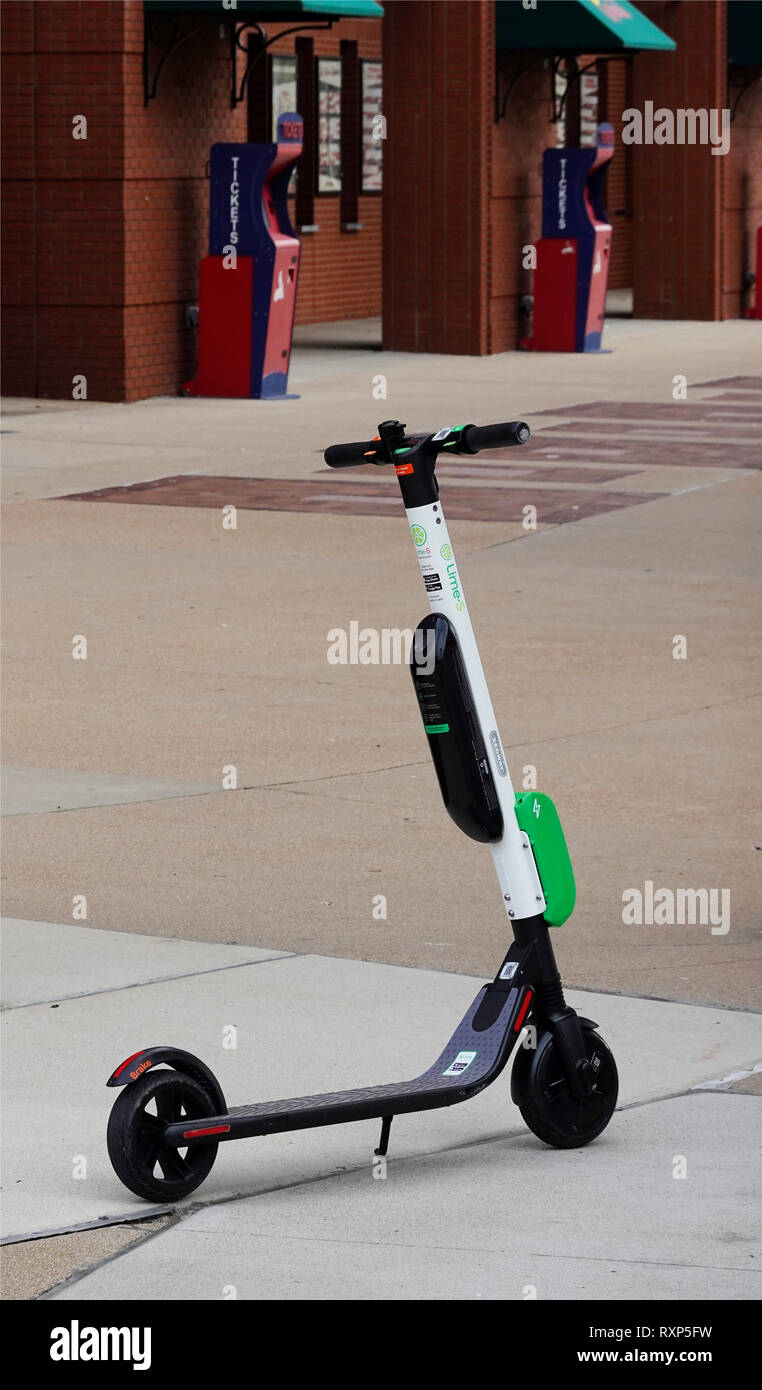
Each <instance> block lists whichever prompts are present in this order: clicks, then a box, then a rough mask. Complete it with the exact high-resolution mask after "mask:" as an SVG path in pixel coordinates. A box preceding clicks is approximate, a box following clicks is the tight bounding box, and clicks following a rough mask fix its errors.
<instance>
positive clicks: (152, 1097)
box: [106, 1069, 219, 1202]
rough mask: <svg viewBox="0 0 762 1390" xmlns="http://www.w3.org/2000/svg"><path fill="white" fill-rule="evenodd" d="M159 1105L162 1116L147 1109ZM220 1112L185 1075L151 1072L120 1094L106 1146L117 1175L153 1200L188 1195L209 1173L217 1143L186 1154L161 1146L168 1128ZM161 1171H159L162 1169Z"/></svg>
mask: <svg viewBox="0 0 762 1390" xmlns="http://www.w3.org/2000/svg"><path fill="white" fill-rule="evenodd" d="M151 1101H155V1102H156V1108H157V1113H156V1114H155V1115H154V1114H153V1113H151V1112H150V1111H148V1110H147V1109H146V1107H147V1106H148V1105H149V1104H150V1102H151ZM214 1113H215V1107H214V1102H213V1101H212V1098H211V1096H209V1094H208V1093H207V1092H206V1091H205V1090H204V1088H203V1086H200V1085H199V1084H198V1082H197V1081H193V1080H192V1079H191V1077H190V1076H186V1075H185V1074H184V1073H183V1072H179V1071H171V1070H166V1069H164V1070H159V1071H154V1072H148V1073H146V1075H144V1076H141V1077H140V1078H139V1079H138V1080H137V1081H132V1082H131V1083H130V1085H129V1086H125V1088H124V1090H123V1091H120V1093H119V1095H118V1096H117V1098H116V1100H115V1101H114V1104H113V1106H112V1109H111V1114H110V1115H109V1121H108V1129H107V1131H106V1143H107V1145H108V1156H109V1158H110V1159H111V1163H112V1166H113V1168H114V1172H115V1173H116V1175H117V1177H118V1178H120V1179H121V1181H122V1182H123V1183H124V1185H125V1187H128V1188H129V1189H130V1192H134V1193H135V1194H136V1196H138V1197H145V1198H146V1200H147V1201H149V1202H174V1201H177V1200H178V1199H179V1198H180V1197H187V1195H188V1193H189V1192H193V1191H194V1189H195V1188H197V1187H198V1186H199V1184H200V1183H202V1182H203V1181H204V1178H205V1177H206V1176H207V1174H208V1173H209V1171H210V1169H211V1167H212V1164H213V1163H214V1160H215V1158H216V1157H217V1149H218V1147H219V1146H218V1145H217V1144H197V1145H194V1146H193V1147H192V1148H187V1149H186V1150H185V1154H184V1156H183V1153H182V1150H180V1149H174V1148H169V1147H166V1148H162V1144H161V1134H162V1130H163V1128H164V1125H166V1124H170V1123H172V1122H174V1121H175V1120H180V1119H183V1118H184V1117H185V1116H186V1115H187V1117H188V1119H189V1120H202V1119H205V1118H206V1117H207V1116H209V1115H213V1114H214ZM158 1170H160V1171H158Z"/></svg>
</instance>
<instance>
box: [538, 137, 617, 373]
mask: <svg viewBox="0 0 762 1390" xmlns="http://www.w3.org/2000/svg"><path fill="white" fill-rule="evenodd" d="M613 153H614V128H613V126H610V125H607V124H604V125H599V126H598V129H597V132H596V143H595V146H590V147H587V148H585V149H579V150H576V149H554V150H545V152H544V154H543V158H542V237H541V238H540V240H539V242H538V243H537V268H536V270H535V277H534V305H533V308H534V321H533V332H532V337H531V338H530V339H528V340H526V341H525V343H524V344H523V346H525V347H529V348H533V349H534V350H535V351H537V352H598V351H600V347H601V336H602V333H603V317H604V312H605V307H606V284H607V282H608V270H609V258H610V255H611V232H612V229H611V225H610V223H609V222H607V220H606V213H605V211H604V207H603V183H604V175H605V171H606V166H607V165H608V162H609V160H610V159H611V157H612V155H613Z"/></svg>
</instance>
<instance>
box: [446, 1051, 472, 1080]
mask: <svg viewBox="0 0 762 1390" xmlns="http://www.w3.org/2000/svg"><path fill="white" fill-rule="evenodd" d="M475 1056H476V1053H475V1052H459V1053H458V1055H457V1057H456V1058H455V1061H454V1062H451V1063H450V1065H449V1067H448V1068H447V1070H446V1071H443V1072H442V1075H443V1076H460V1075H461V1073H462V1072H464V1071H465V1070H466V1067H470V1065H471V1063H472V1062H473V1060H474V1057H475Z"/></svg>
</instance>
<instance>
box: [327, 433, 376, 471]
mask: <svg viewBox="0 0 762 1390" xmlns="http://www.w3.org/2000/svg"><path fill="white" fill-rule="evenodd" d="M376 447H377V441H376V440H374V439H367V440H365V442H364V443H358V444H329V446H328V448H327V449H326V451H325V453H324V454H323V458H324V459H325V461H326V463H327V464H328V467H329V468H352V467H353V466H355V465H356V464H358V463H369V462H370V461H371V459H373V458H375V456H376ZM366 454H370V456H371V459H368V458H366V457H365V455H366Z"/></svg>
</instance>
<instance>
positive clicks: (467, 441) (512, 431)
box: [323, 420, 530, 468]
mask: <svg viewBox="0 0 762 1390" xmlns="http://www.w3.org/2000/svg"><path fill="white" fill-rule="evenodd" d="M392 423H393V424H396V422H392ZM399 429H400V439H402V438H403V437H404V439H405V440H406V447H409V448H412V447H413V444H414V443H415V442H417V441H419V440H423V439H427V438H430V439H431V440H432V441H434V442H435V443H436V444H437V445H438V448H439V449H446V450H447V452H448V453H450V454H478V453H479V451H480V450H481V449H505V448H510V447H512V446H513V445H516V444H526V442H527V440H528V439H529V433H530V431H529V426H528V425H526V424H524V421H523V420H509V421H507V422H506V423H505V424H500V425H454V426H453V428H452V429H451V430H447V429H443V430H440V431H439V432H438V433H437V434H434V435H431V436H427V435H420V434H419V435H407V436H402V430H403V429H404V426H400V427H399ZM396 452H398V453H399V452H401V450H399V449H397V450H396ZM323 458H324V459H325V461H326V463H327V464H328V466H329V468H353V467H356V466H357V465H358V464H360V463H386V462H388V461H389V455H388V453H385V445H384V444H383V443H382V441H381V440H380V439H379V438H376V439H366V440H358V441H357V442H356V443H354V444H330V445H329V446H328V448H327V449H326V450H325V453H324V454H323Z"/></svg>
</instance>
